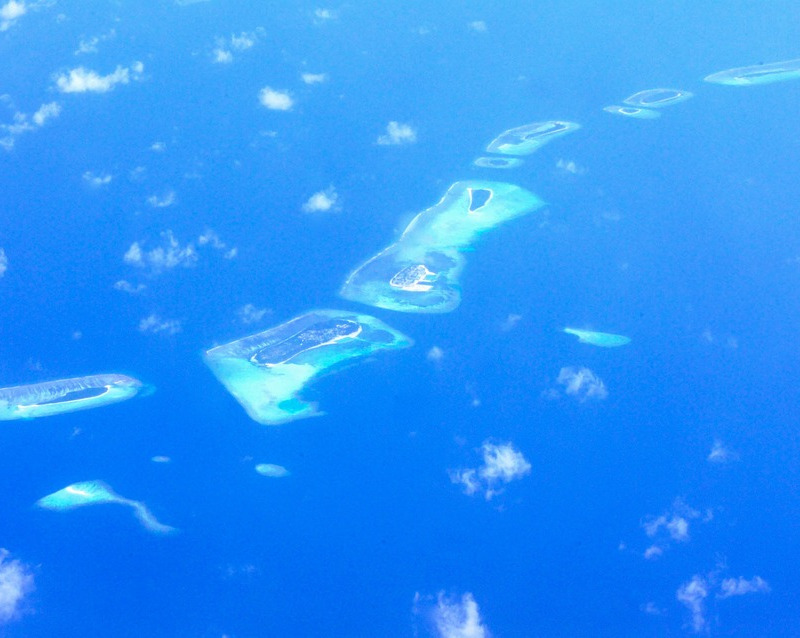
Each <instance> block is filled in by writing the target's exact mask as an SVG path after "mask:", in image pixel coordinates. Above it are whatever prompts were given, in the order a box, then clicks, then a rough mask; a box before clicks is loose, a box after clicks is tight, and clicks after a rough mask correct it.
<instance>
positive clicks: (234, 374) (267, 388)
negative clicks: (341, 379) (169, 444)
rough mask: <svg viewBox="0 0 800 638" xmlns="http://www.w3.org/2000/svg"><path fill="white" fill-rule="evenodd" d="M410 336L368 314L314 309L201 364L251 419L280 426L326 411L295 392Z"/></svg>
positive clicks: (209, 356)
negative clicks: (344, 364) (320, 377)
mask: <svg viewBox="0 0 800 638" xmlns="http://www.w3.org/2000/svg"><path fill="white" fill-rule="evenodd" d="M411 344H412V341H411V339H409V338H408V337H406V336H405V335H404V334H402V333H400V332H398V331H397V330H394V329H393V328H390V327H389V326H387V325H386V324H385V323H383V322H382V321H380V320H379V319H376V318H375V317H371V316H369V315H361V314H355V313H352V312H344V311H341V310H314V311H312V312H309V313H307V314H304V315H300V316H299V317H295V318H294V319H291V320H289V321H287V322H286V323H282V324H281V325H279V326H275V327H274V328H270V329H269V330H265V331H264V332H259V333H258V334H254V335H251V336H249V337H244V338H242V339H238V340H236V341H231V342H230V343H226V344H224V345H221V346H217V347H216V348H212V349H210V350H208V351H207V352H206V353H205V357H204V358H205V362H206V364H207V365H208V367H209V368H211V371H212V372H213V373H214V375H215V376H216V377H217V379H219V381H220V382H221V383H222V384H223V385H224V386H225V388H226V389H227V390H228V392H230V393H231V394H232V395H233V397H234V398H235V399H236V400H237V401H238V402H239V403H240V404H241V406H242V407H243V408H244V409H245V411H246V412H247V414H248V415H249V416H250V418H251V419H253V420H254V421H256V422H258V423H262V424H264V425H279V424H281V423H286V422H288V421H293V420H295V419H302V418H306V417H312V416H319V415H321V414H324V413H323V412H320V411H319V410H318V409H317V406H316V405H315V404H313V403H309V402H306V401H303V400H302V399H301V398H300V397H299V394H300V392H301V390H302V389H303V388H304V387H305V386H306V385H308V384H309V383H310V382H311V380H312V379H313V378H314V377H316V376H318V375H320V374H322V373H323V372H325V371H330V370H331V369H333V368H334V367H336V366H340V365H342V364H343V363H344V362H347V361H349V360H352V359H358V358H363V357H366V356H368V355H370V354H372V353H373V352H376V351H378V350H394V349H398V348H407V347H408V346H410V345H411Z"/></svg>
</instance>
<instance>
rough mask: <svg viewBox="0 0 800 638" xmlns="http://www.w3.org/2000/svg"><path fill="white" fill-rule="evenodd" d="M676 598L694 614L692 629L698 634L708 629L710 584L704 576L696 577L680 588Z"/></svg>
mask: <svg viewBox="0 0 800 638" xmlns="http://www.w3.org/2000/svg"><path fill="white" fill-rule="evenodd" d="M675 596H676V597H677V599H678V601H679V602H680V603H682V604H683V605H685V606H686V608H687V609H688V610H689V611H690V612H691V614H692V629H693V630H694V631H695V632H696V633H700V632H702V631H703V630H704V629H705V628H706V619H705V599H706V598H707V597H708V583H707V582H706V580H705V578H703V577H702V576H698V575H695V576H694V577H693V578H692V579H691V580H690V581H689V582H688V583H684V584H683V585H681V586H680V587H679V588H678V591H677V592H676V594H675Z"/></svg>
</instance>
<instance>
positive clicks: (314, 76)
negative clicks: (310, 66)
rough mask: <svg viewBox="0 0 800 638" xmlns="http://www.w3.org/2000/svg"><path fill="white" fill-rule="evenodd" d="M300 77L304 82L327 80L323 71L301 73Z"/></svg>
mask: <svg viewBox="0 0 800 638" xmlns="http://www.w3.org/2000/svg"><path fill="white" fill-rule="evenodd" d="M300 79H301V80H303V82H305V83H306V84H322V83H323V82H327V81H328V76H327V75H326V74H325V73H303V74H302V75H301V76H300Z"/></svg>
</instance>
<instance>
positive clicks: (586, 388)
mask: <svg viewBox="0 0 800 638" xmlns="http://www.w3.org/2000/svg"><path fill="white" fill-rule="evenodd" d="M556 381H557V382H558V383H559V384H560V385H563V386H564V392H565V393H567V394H568V395H570V396H573V397H575V398H577V399H578V401H580V402H581V403H583V402H584V401H588V400H589V399H597V400H598V401H602V400H603V399H605V398H606V397H607V396H608V390H606V386H605V384H604V383H603V380H602V379H601V378H600V377H598V376H597V375H596V374H595V373H594V372H592V371H591V370H589V368H574V367H567V368H561V371H560V372H559V373H558V378H557V379H556Z"/></svg>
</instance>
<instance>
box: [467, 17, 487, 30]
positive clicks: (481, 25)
mask: <svg viewBox="0 0 800 638" xmlns="http://www.w3.org/2000/svg"><path fill="white" fill-rule="evenodd" d="M468 26H469V28H470V29H472V30H473V31H477V32H478V33H486V32H487V31H488V30H489V29H488V27H487V26H486V23H485V22H484V21H483V20H473V21H472V22H470V23H469V25H468Z"/></svg>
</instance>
